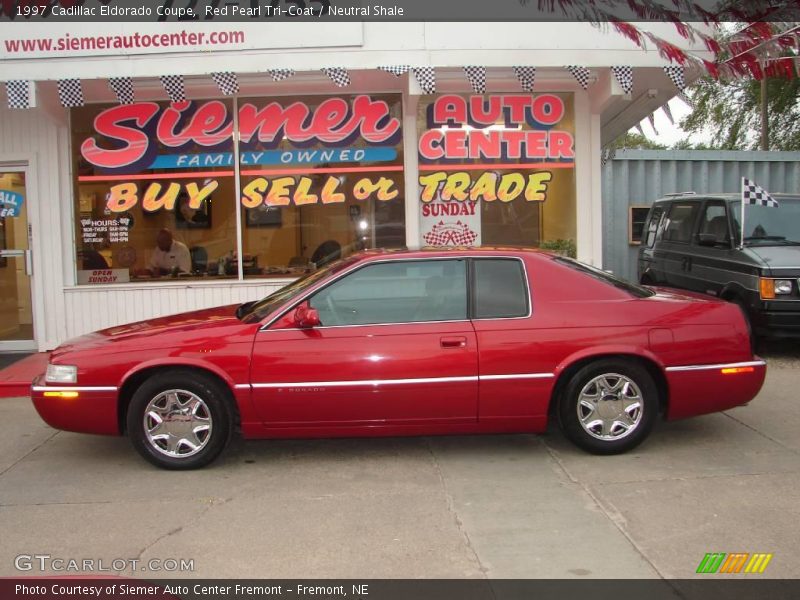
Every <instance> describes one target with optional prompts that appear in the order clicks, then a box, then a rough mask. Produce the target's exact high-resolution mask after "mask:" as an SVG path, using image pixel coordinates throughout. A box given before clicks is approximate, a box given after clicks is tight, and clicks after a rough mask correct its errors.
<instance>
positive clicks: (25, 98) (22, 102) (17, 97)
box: [6, 79, 31, 108]
mask: <svg viewBox="0 0 800 600" xmlns="http://www.w3.org/2000/svg"><path fill="white" fill-rule="evenodd" d="M6 95H7V96H8V108H30V107H31V82H30V81H28V80H27V79H15V80H13V81H6Z"/></svg>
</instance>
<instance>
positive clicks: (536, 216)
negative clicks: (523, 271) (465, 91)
mask: <svg viewBox="0 0 800 600" xmlns="http://www.w3.org/2000/svg"><path fill="white" fill-rule="evenodd" d="M417 130H418V132H419V140H418V142H419V144H418V151H419V163H420V167H419V183H420V194H421V198H420V199H421V211H422V214H421V217H420V235H421V239H420V244H422V245H432V246H443V245H444V246H479V245H490V246H497V245H502V246H544V247H551V248H552V247H556V248H557V249H560V248H562V247H563V248H569V247H572V248H574V242H575V232H576V214H575V172H574V164H575V113H574V106H573V99H572V94H567V93H547V94H534V95H521V94H491V95H483V96H478V95H457V94H445V95H440V96H430V97H428V98H427V99H426V100H423V101H422V102H420V105H419V112H418V120H417Z"/></svg>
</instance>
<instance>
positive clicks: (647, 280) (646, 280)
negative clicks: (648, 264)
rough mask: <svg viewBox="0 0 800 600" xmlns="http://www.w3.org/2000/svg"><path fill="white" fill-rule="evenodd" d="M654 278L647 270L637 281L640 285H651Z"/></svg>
mask: <svg viewBox="0 0 800 600" xmlns="http://www.w3.org/2000/svg"><path fill="white" fill-rule="evenodd" d="M655 282H656V280H655V278H654V277H653V276H652V275H651V274H650V271H647V272H645V273H643V274H642V276H641V278H640V279H639V283H641V284H642V285H653V284H655Z"/></svg>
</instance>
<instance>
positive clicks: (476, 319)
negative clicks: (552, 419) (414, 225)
mask: <svg viewBox="0 0 800 600" xmlns="http://www.w3.org/2000/svg"><path fill="white" fill-rule="evenodd" d="M471 287H472V316H473V325H474V327H475V332H476V333H477V336H478V348H479V351H480V386H479V388H480V393H479V409H478V419H479V421H480V422H481V423H482V424H485V425H487V426H489V427H491V426H492V423H493V422H494V423H497V422H498V421H501V420H506V421H507V420H508V419H514V420H515V421H516V422H517V424H518V425H519V427H520V428H521V429H526V428H530V427H531V426H535V425H536V424H539V423H541V422H542V420H543V419H546V417H547V406H548V402H549V398H550V391H551V389H552V385H553V374H552V364H551V362H550V357H547V356H544V355H543V353H542V351H541V344H540V340H539V339H538V337H537V336H536V335H535V332H533V330H532V320H531V318H530V317H531V300H530V291H529V284H528V281H527V274H526V269H525V265H524V263H523V261H522V260H520V259H518V258H512V257H487V258H475V259H473V260H472V277H471ZM538 360H541V362H537V361H538Z"/></svg>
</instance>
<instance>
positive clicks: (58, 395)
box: [44, 392, 78, 398]
mask: <svg viewBox="0 0 800 600" xmlns="http://www.w3.org/2000/svg"><path fill="white" fill-rule="evenodd" d="M44 397H45V398H77V397H78V392H45V393H44Z"/></svg>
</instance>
